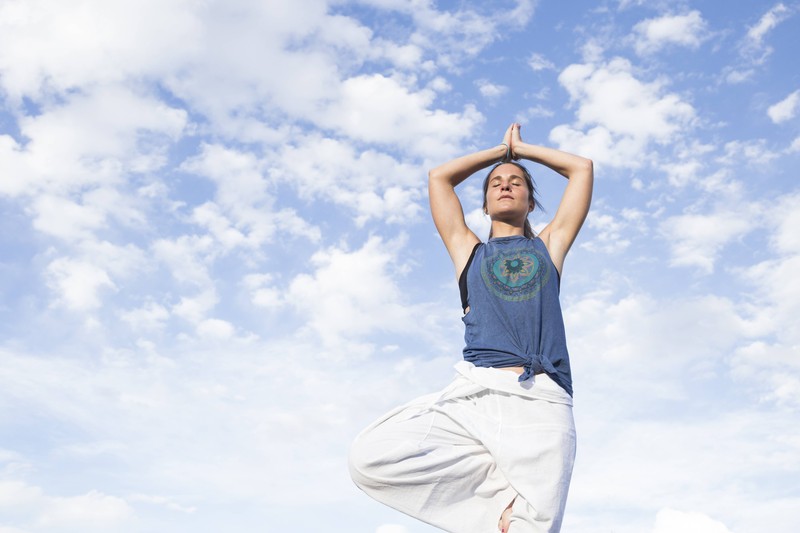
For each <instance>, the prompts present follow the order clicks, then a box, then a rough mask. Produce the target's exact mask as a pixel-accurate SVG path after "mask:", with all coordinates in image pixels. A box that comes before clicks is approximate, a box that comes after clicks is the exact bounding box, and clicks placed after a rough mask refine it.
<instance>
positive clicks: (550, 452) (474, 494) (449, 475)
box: [350, 361, 575, 533]
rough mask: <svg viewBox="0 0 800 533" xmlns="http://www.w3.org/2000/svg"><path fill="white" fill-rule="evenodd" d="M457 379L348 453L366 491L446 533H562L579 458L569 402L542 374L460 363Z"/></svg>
mask: <svg viewBox="0 0 800 533" xmlns="http://www.w3.org/2000/svg"><path fill="white" fill-rule="evenodd" d="M456 371H457V375H456V377H455V379H454V380H453V382H451V383H450V384H449V385H448V386H447V387H445V388H444V389H443V390H441V391H440V392H438V393H433V394H429V395H425V396H422V397H420V398H416V399H415V400H412V401H411V402H409V403H407V404H406V405H403V406H401V407H398V408H396V409H393V410H392V411H390V412H389V413H386V414H385V415H384V416H382V417H380V418H379V419H378V420H376V421H375V422H374V423H373V424H371V425H370V426H368V427H367V428H366V429H365V430H364V431H363V432H362V433H361V434H360V435H359V436H358V437H357V438H356V440H355V442H354V444H353V447H352V448H351V455H350V471H351V475H352V477H353V480H354V481H355V482H356V484H357V485H358V486H359V487H360V488H361V489H362V490H364V491H365V492H366V493H367V494H369V495H370V496H372V497H373V498H375V499H376V500H378V501H380V502H382V503H384V504H387V505H389V506H391V507H393V508H395V509H398V510H399V511H402V512H404V513H406V514H409V515H411V516H414V517H416V518H418V519H420V520H422V521H424V522H427V523H429V524H432V525H434V526H437V527H439V528H441V529H444V530H445V531H452V532H455V533H473V532H478V533H484V532H485V533H489V532H494V531H497V522H498V519H499V518H500V514H501V513H502V511H503V510H504V509H505V508H506V506H508V504H509V503H510V502H511V501H512V500H514V498H516V500H515V502H514V508H513V512H512V527H511V531H512V532H513V533H534V532H536V533H541V532H549V533H554V532H557V531H559V530H560V527H561V520H562V517H563V513H564V506H565V503H566V496H567V491H568V489H569V481H570V477H571V474H572V465H573V462H574V455H575V428H574V422H573V418H572V398H571V397H570V396H569V394H567V393H566V391H564V390H563V389H562V388H561V387H560V386H559V385H558V384H557V383H555V382H554V381H553V380H552V379H551V378H549V377H548V376H547V375H546V374H537V375H535V376H534V377H533V378H532V379H529V380H526V381H524V382H519V381H518V375H517V374H516V373H514V372H511V371H508V370H501V369H494V368H481V367H475V366H474V365H472V364H471V363H468V362H465V361H462V362H459V363H458V364H457V365H456Z"/></svg>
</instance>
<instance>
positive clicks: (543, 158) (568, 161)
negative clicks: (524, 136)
mask: <svg viewBox="0 0 800 533" xmlns="http://www.w3.org/2000/svg"><path fill="white" fill-rule="evenodd" d="M514 157H516V158H522V159H527V160H529V161H533V162H535V163H539V164H541V165H544V166H546V167H549V168H551V169H553V170H555V171H556V172H558V173H559V174H561V175H562V176H564V177H565V178H571V177H574V176H578V175H584V174H587V173H591V171H592V161H591V160H590V159H586V158H585V157H581V156H579V155H574V154H570V153H568V152H562V151H561V150H556V149H554V148H547V147H545V146H539V145H535V144H528V143H524V142H516V143H514Z"/></svg>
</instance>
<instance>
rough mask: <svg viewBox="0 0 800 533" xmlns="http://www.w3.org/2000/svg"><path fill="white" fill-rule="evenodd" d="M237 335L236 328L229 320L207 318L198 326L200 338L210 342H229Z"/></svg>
mask: <svg viewBox="0 0 800 533" xmlns="http://www.w3.org/2000/svg"><path fill="white" fill-rule="evenodd" d="M235 333H236V327H235V326H234V325H233V324H231V323H230V322H228V321H227V320H221V319H219V318H207V319H205V320H203V321H202V322H200V323H199V324H198V325H197V334H198V335H199V336H200V338H203V339H210V340H227V339H230V338H231V337H233V335H234V334H235Z"/></svg>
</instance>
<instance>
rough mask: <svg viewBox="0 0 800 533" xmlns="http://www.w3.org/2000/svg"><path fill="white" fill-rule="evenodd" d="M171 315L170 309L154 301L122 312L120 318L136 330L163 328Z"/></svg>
mask: <svg viewBox="0 0 800 533" xmlns="http://www.w3.org/2000/svg"><path fill="white" fill-rule="evenodd" d="M169 317H170V314H169V311H168V310H167V309H166V308H165V307H163V306H161V305H159V304H157V303H155V302H152V301H151V302H147V303H146V304H145V305H143V306H142V307H139V308H136V309H131V310H129V311H121V312H120V318H121V319H122V320H123V321H124V322H127V323H128V324H129V325H130V327H131V328H132V329H133V330H136V331H153V330H158V329H161V328H163V327H164V326H165V323H166V321H167V320H168V319H169Z"/></svg>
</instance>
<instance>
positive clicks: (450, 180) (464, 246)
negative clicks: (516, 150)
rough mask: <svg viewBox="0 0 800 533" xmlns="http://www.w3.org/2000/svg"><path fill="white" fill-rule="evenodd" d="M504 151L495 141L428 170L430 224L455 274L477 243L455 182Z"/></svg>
mask: <svg viewBox="0 0 800 533" xmlns="http://www.w3.org/2000/svg"><path fill="white" fill-rule="evenodd" d="M506 137H507V139H506V140H505V141H504V142H505V143H506V144H510V131H509V132H507V133H506ZM507 153H508V151H507V148H506V146H505V145H503V144H499V145H497V146H496V147H494V148H488V149H486V150H481V151H480V152H475V153H473V154H469V155H465V156H462V157H459V158H457V159H453V160H452V161H448V162H447V163H444V164H443V165H439V166H438V167H436V168H434V169H433V170H431V171H430V172H428V196H429V199H430V202H431V214H432V215H433V223H434V224H435V225H436V229H437V231H438V232H439V235H440V236H441V238H442V241H444V245H445V248H447V253H449V254H450V259H452V260H453V266H455V269H456V277H458V276H459V275H460V274H461V271H462V270H463V268H464V266H465V265H466V263H467V260H468V259H469V255H470V253H471V252H472V248H473V247H474V246H475V244H476V243H478V242H480V239H478V237H477V236H476V235H475V234H474V233H473V232H472V230H470V229H469V228H468V227H467V223H466V222H465V221H464V210H463V209H462V208H461V202H460V201H459V200H458V196H457V195H456V191H455V188H456V185H458V184H459V183H461V182H462V181H464V180H465V179H467V178H468V177H469V176H471V175H472V174H474V173H475V172H477V171H479V170H481V169H483V168H486V167H488V166H490V165H491V164H492V163H496V162H497V161H500V160H502V159H504V158H505V157H506V155H507Z"/></svg>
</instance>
